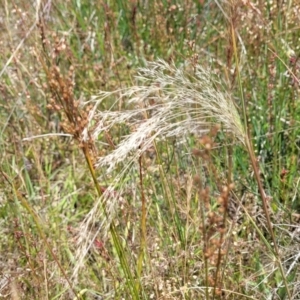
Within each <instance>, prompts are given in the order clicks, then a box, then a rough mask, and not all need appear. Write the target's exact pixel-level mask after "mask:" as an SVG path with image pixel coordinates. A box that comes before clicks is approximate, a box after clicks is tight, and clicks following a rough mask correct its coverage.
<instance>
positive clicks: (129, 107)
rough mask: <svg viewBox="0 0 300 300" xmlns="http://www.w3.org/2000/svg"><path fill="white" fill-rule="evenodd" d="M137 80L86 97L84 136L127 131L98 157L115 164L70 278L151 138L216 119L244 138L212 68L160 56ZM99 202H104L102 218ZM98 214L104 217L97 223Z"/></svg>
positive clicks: (199, 128)
mask: <svg viewBox="0 0 300 300" xmlns="http://www.w3.org/2000/svg"><path fill="white" fill-rule="evenodd" d="M136 80H137V81H136V82H137V84H136V85H134V86H132V87H129V88H127V89H124V90H118V91H114V92H100V93H99V94H98V95H97V96H94V97H93V98H92V99H91V100H90V101H88V103H87V105H89V106H90V105H91V104H92V103H93V104H94V107H93V109H91V110H90V113H89V117H88V119H89V124H88V126H87V127H86V128H85V130H84V131H83V133H82V139H83V142H86V141H89V140H90V138H91V137H92V140H95V141H98V140H99V136H102V135H103V134H104V135H105V133H108V132H109V133H110V135H111V132H112V131H113V129H114V128H115V127H116V126H120V127H122V126H124V125H125V126H127V128H129V129H130V133H129V134H128V135H126V136H121V137H119V138H120V142H119V143H118V144H117V145H116V146H115V148H114V149H112V151H111V152H109V153H108V154H107V155H104V156H102V157H100V158H98V160H97V161H96V166H97V167H98V168H103V170H105V173H107V172H112V171H113V170H114V169H115V168H116V167H117V166H118V172H117V174H115V176H112V178H113V180H112V182H111V184H110V185H109V186H108V187H106V188H105V191H104V193H103V194H102V195H101V197H99V199H98V201H96V203H95V204H94V207H93V208H92V210H91V211H90V213H89V214H88V215H87V216H86V218H85V221H84V222H83V224H82V227H81V230H80V232H81V237H80V238H79V240H78V251H77V255H76V256H77V260H76V261H77V266H75V269H74V278H76V277H77V274H78V270H79V269H80V267H82V263H83V260H84V257H85V255H86V254H87V253H88V249H89V248H90V247H91V246H92V244H93V241H94V239H95V237H96V236H97V234H98V233H99V231H100V230H101V231H103V234H104V235H106V233H107V231H108V228H109V226H110V223H111V222H112V220H113V219H114V216H115V211H116V210H117V209H116V208H117V207H118V205H117V203H119V202H120V197H121V195H122V189H123V188H124V187H123V186H124V183H123V180H122V178H123V177H124V175H125V174H126V173H127V172H128V171H129V170H131V168H132V167H133V164H134V162H138V158H139V157H140V155H141V153H143V152H144V151H146V150H147V149H149V147H150V146H152V145H153V143H154V141H157V140H163V139H164V140H165V139H168V138H171V137H176V138H177V139H182V140H184V139H185V138H186V136H187V135H189V134H195V135H197V136H203V135H205V134H207V133H208V132H209V130H210V129H211V128H212V126H214V127H215V125H216V124H217V125H218V126H221V127H222V128H223V130H224V132H226V133H227V134H228V135H229V136H230V138H234V139H235V140H238V141H240V142H242V143H244V141H245V133H244V130H243V126H242V124H241V121H240V117H239V114H238V111H237V109H236V107H235V104H234V102H233V101H232V98H231V96H230V94H229V93H227V92H224V91H222V90H221V86H222V85H221V82H220V81H219V80H218V79H217V78H216V76H215V75H214V74H213V73H212V71H211V70H208V69H205V68H204V67H202V66H200V65H198V66H195V67H193V68H192V66H190V65H183V66H181V67H180V68H177V67H176V66H175V65H174V64H168V63H166V62H165V61H163V60H158V61H156V62H149V63H147V64H146V67H144V68H140V69H139V71H138V76H137V77H136ZM112 97H115V98H116V99H114V104H113V105H112V106H111V109H109V110H106V111H101V110H100V109H99V106H100V104H103V103H104V101H108V100H111V99H112ZM121 103H126V105H125V106H126V107H125V109H123V108H122V109H121V110H119V111H114V108H115V107H118V108H119V107H120V104H121ZM191 151H192V149H191ZM121 163H122V165H121ZM101 203H105V213H104V214H105V216H104V218H103V211H102V207H103V205H101ZM97 220H98V222H97ZM99 220H102V221H103V222H101V224H99ZM96 223H97V226H96V225H95V224H96ZM95 226H96V227H97V228H96V230H95ZM91 228H94V229H93V230H91Z"/></svg>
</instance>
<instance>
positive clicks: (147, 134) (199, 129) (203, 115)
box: [89, 60, 245, 172]
mask: <svg viewBox="0 0 300 300" xmlns="http://www.w3.org/2000/svg"><path fill="white" fill-rule="evenodd" d="M136 80H137V84H136V85H135V86H132V87H130V88H127V89H125V90H121V91H114V92H100V93H99V94H98V95H97V96H95V97H94V98H93V100H91V102H95V103H96V106H98V105H99V104H100V103H102V102H103V101H105V99H107V98H110V97H116V103H118V102H120V101H122V102H125V103H126V106H127V107H129V109H125V110H122V111H112V110H109V111H99V110H97V109H93V110H92V112H91V114H90V116H89V119H90V121H93V122H95V120H97V121H96V122H97V124H96V126H95V128H94V130H93V136H94V138H98V136H99V134H101V133H102V132H104V131H108V130H110V129H111V128H112V127H113V126H114V125H122V124H126V125H127V126H129V127H130V128H131V129H132V131H131V133H130V134H129V135H127V136H125V137H124V138H123V139H122V140H121V142H120V143H119V144H118V145H117V146H116V148H115V149H114V150H113V151H112V152H111V153H110V154H108V155H107V156H104V157H101V158H99V160H98V162H97V166H98V167H104V166H108V172H109V171H111V170H112V169H113V168H114V167H115V166H116V165H117V164H118V163H120V162H123V161H124V159H126V158H128V156H129V155H130V154H132V153H135V154H137V152H136V150H137V149H138V148H139V150H140V151H139V153H140V152H143V151H144V150H146V149H147V148H148V147H149V146H150V145H151V144H152V142H153V141H154V140H155V139H156V138H158V137H159V138H169V137H174V136H176V137H184V136H186V135H187V134H191V133H193V134H197V135H199V136H200V135H201V134H203V133H206V132H207V131H208V128H210V127H211V126H212V125H213V124H219V125H221V126H222V127H223V129H224V131H226V132H227V133H228V134H230V135H232V136H234V137H235V138H236V139H237V140H239V141H240V142H242V143H244V140H245V133H244V130H243V126H242V124H241V121H240V118H239V114H238V112H237V109H236V107H235V104H234V102H233V100H232V97H231V96H230V94H229V93H227V92H225V91H221V89H220V87H221V86H222V84H221V82H220V81H219V80H218V79H217V78H216V76H215V75H214V74H213V73H212V71H211V70H209V69H205V68H204V67H202V66H200V65H197V66H195V67H193V66H191V65H184V66H182V67H180V68H177V67H176V66H175V65H174V64H168V63H167V62H165V61H163V60H158V61H156V62H148V63H147V65H146V67H144V68H140V69H139V71H138V76H137V77H136ZM139 153H138V154H137V155H139Z"/></svg>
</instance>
